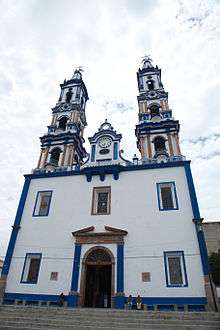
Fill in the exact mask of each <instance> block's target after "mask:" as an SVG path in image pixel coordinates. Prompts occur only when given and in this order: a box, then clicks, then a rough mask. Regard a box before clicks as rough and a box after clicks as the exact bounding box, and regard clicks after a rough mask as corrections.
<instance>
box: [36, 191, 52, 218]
mask: <svg viewBox="0 0 220 330" xmlns="http://www.w3.org/2000/svg"><path fill="white" fill-rule="evenodd" d="M51 197H52V191H51V190H48V191H38V193H37V197H36V200H35V205H34V211H33V216H34V217H46V216H48V214H49V210H50V202H51Z"/></svg>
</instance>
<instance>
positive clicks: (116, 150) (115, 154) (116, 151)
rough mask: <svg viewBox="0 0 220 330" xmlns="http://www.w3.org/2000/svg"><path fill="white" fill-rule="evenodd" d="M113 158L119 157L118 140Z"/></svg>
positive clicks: (115, 143)
mask: <svg viewBox="0 0 220 330" xmlns="http://www.w3.org/2000/svg"><path fill="white" fill-rule="evenodd" d="M113 159H114V160H117V159H118V142H114V153H113Z"/></svg>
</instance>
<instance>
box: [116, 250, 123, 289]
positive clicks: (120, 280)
mask: <svg viewBox="0 0 220 330" xmlns="http://www.w3.org/2000/svg"><path fill="white" fill-rule="evenodd" d="M123 292H124V245H123V244H118V245H117V293H123Z"/></svg>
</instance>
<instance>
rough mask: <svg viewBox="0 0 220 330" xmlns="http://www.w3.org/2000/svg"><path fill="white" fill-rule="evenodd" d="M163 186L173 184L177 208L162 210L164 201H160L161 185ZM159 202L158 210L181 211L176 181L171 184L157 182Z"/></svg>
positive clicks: (170, 182)
mask: <svg viewBox="0 0 220 330" xmlns="http://www.w3.org/2000/svg"><path fill="white" fill-rule="evenodd" d="M162 184H172V185H173V187H174V198H175V204H176V207H173V208H169V209H163V208H161V205H162V201H161V199H160V185H162ZM157 202H158V208H159V210H160V211H175V210H179V203H178V198H177V192H176V184H175V182H174V181H169V182H157Z"/></svg>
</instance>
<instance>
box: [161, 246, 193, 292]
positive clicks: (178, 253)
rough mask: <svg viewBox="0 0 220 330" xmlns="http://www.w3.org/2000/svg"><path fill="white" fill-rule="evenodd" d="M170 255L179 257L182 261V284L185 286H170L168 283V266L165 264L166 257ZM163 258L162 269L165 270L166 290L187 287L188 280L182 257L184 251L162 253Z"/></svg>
mask: <svg viewBox="0 0 220 330" xmlns="http://www.w3.org/2000/svg"><path fill="white" fill-rule="evenodd" d="M172 254H176V255H178V256H180V257H181V259H182V261H183V274H184V280H185V281H184V282H185V284H183V285H182V284H180V285H178V284H170V283H169V277H168V271H169V270H168V264H167V257H168V256H169V255H172ZM163 256H164V269H165V277H166V286H167V287H168V288H184V287H188V278H187V273H186V263H185V257H184V251H164V253H163Z"/></svg>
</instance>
